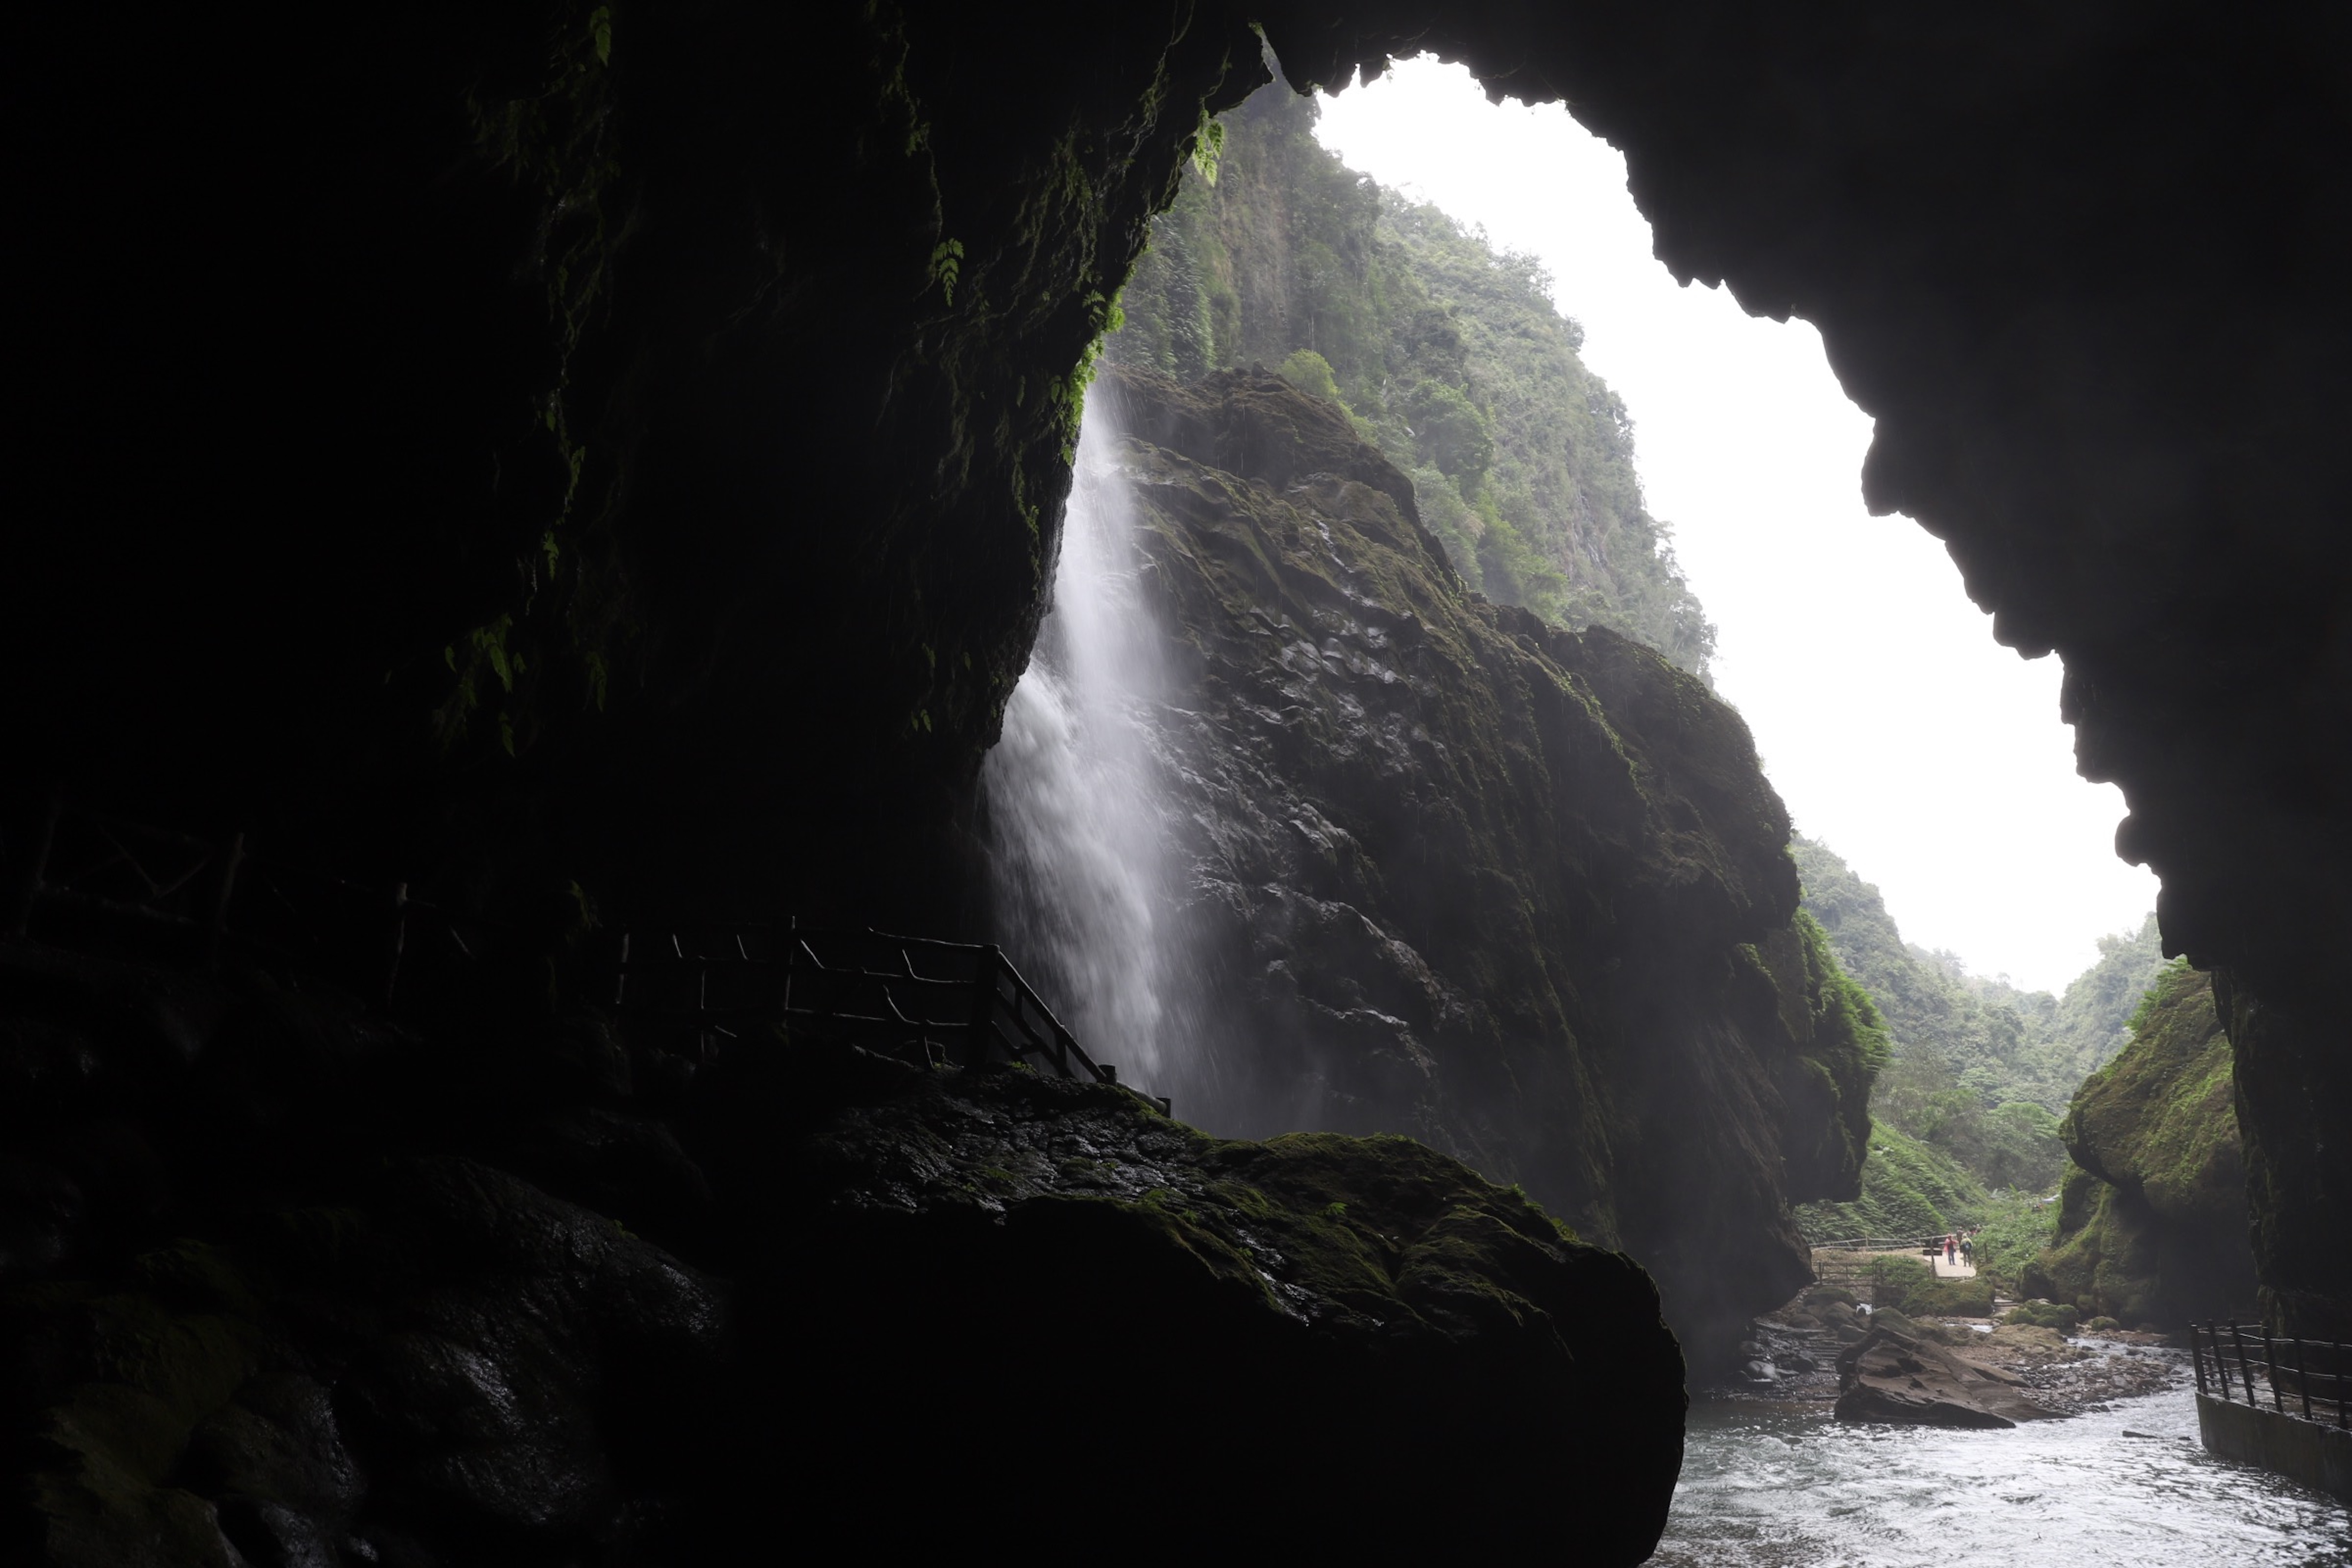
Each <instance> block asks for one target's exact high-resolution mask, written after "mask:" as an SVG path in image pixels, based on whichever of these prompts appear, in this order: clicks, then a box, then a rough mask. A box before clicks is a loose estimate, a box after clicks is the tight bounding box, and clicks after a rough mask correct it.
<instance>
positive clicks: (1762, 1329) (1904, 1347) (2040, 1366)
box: [1709, 1285, 2189, 1426]
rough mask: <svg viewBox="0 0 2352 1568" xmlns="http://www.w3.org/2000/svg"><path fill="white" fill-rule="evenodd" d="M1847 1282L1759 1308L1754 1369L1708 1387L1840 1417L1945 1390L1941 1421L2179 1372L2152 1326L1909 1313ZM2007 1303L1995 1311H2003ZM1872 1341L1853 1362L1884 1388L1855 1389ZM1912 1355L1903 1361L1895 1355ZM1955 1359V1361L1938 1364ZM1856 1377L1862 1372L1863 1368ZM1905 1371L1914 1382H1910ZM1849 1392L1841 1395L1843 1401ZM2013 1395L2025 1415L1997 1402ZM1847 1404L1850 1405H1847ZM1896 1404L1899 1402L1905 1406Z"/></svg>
mask: <svg viewBox="0 0 2352 1568" xmlns="http://www.w3.org/2000/svg"><path fill="white" fill-rule="evenodd" d="M1852 1294H1853V1293H1852V1292H1851V1291H1848V1290H1846V1289H1843V1288H1841V1287H1838V1286H1833V1285H1817V1286H1814V1287H1813V1288H1811V1289H1809V1290H1808V1291H1806V1292H1805V1293H1804V1294H1803V1295H1802V1296H1800V1297H1799V1298H1798V1299H1796V1300H1793V1301H1790V1303H1788V1304H1787V1305H1786V1306H1785V1307H1783V1308H1782V1309H1781V1310H1779V1311H1777V1312H1774V1313H1771V1314H1769V1316H1767V1317H1764V1318H1761V1319H1759V1320H1758V1321H1757V1322H1756V1324H1755V1333H1754V1337H1753V1339H1752V1340H1751V1341H1750V1342H1749V1343H1750V1345H1751V1346H1752V1348H1753V1349H1754V1350H1755V1351H1756V1352H1757V1355H1756V1358H1755V1359H1756V1362H1757V1363H1759V1368H1758V1369H1753V1370H1750V1371H1749V1372H1748V1373H1746V1374H1744V1375H1742V1376H1739V1377H1738V1378H1736V1379H1732V1380H1727V1381H1723V1382H1720V1383H1718V1384H1717V1385H1716V1386H1714V1387H1713V1388H1711V1389H1710V1390H1709V1393H1710V1394H1713V1395H1714V1396H1716V1397H1718V1398H1731V1399H1759V1400H1767V1401H1774V1402H1785V1401H1796V1402H1799V1403H1802V1404H1815V1405H1835V1406H1836V1407H1837V1409H1838V1411H1839V1413H1840V1415H1841V1418H1850V1419H1856V1420H1927V1421H1937V1417H1936V1415H1932V1414H1922V1413H1921V1412H1923V1411H1927V1410H1930V1409H1932V1407H1933V1406H1934V1405H1936V1404H1937V1402H1938V1401H1949V1402H1951V1403H1953V1404H1954V1405H1957V1406H1960V1407H1961V1411H1955V1412H1945V1413H1943V1414H1944V1415H1946V1416H1947V1417H1948V1419H1945V1420H1941V1421H1937V1424H1942V1425H1959V1426H1966V1425H1970V1424H1977V1425H1988V1426H1989V1425H1992V1424H1993V1423H1991V1422H1989V1421H1976V1422H1973V1423H1972V1422H1971V1421H1970V1420H1969V1419H1964V1418H1962V1414H1961V1412H1962V1411H1964V1410H1965V1407H1966V1406H1967V1405H1975V1406H1977V1407H1979V1409H1980V1410H1981V1411H1982V1412H1983V1413H1985V1414H1989V1415H1998V1416H2000V1417H2001V1418H2002V1419H2003V1420H2005V1421H2008V1422H2011V1423H2013V1422H2015V1421H2018V1420H2022V1419H2031V1418H2032V1417H2033V1416H2043V1415H2078V1414H2080V1413H2081V1412H2083V1411H2085V1410H2092V1409H2100V1408H2104V1407H2105V1405H2108V1404H2110V1403H2111V1402H2113V1401H2115V1400H2118V1399H2126V1398H2130V1397H2132V1396H2133V1395H2135V1394H2149V1393H2153V1392H2155V1391H2157V1390H2158V1389H2161V1388H2168V1387H2171V1386H2174V1385H2176V1384H2180V1383H2183V1382H2185V1381H2187V1380H2188V1378H2189V1366H2188V1362H2187V1358H2186V1357H2185V1356H2184V1355H2183V1354H2182V1353H2181V1352H2179V1351H2178V1350H2175V1349H2173V1348H2171V1347H2170V1346H2169V1345H2168V1343H2167V1341H2166V1337H2165V1336H2164V1335H2163V1334H2160V1333H2156V1332H2141V1331H2128V1330H2110V1331H2100V1332H2089V1333H2084V1334H2082V1335H2080V1336H2077V1337H2071V1338H2070V1337H2069V1336H2067V1335H2066V1334H2063V1333H2061V1332H2059V1331H2056V1330H2054V1329H2049V1328H2042V1327H2037V1326H2034V1325H2032V1324H2028V1323H2024V1322H2017V1321H2004V1320H2003V1319H1968V1318H1948V1319H1913V1318H1910V1317H1907V1316H1906V1315H1905V1314H1903V1313H1901V1312H1899V1311H1896V1310H1894V1309H1892V1308H1882V1309H1879V1310H1876V1311H1872V1310H1868V1309H1867V1308H1866V1307H1858V1306H1857V1305H1856V1304H1854V1303H1853V1300H1851V1298H1852ZM2005 1316H2006V1314H2004V1317H2005ZM1869 1342H1877V1343H1879V1344H1880V1345H1882V1346H1883V1345H1886V1344H1895V1343H1896V1342H1899V1345H1897V1348H1896V1349H1894V1350H1885V1349H1881V1350H1878V1351H1876V1352H1874V1353H1873V1354H1872V1355H1871V1357H1870V1361H1871V1366H1870V1367H1868V1368H1865V1369H1864V1372H1865V1373H1867V1378H1868V1379H1876V1380H1878V1381H1879V1382H1880V1383H1885V1382H1888V1381H1889V1380H1891V1382H1892V1384H1893V1385H1894V1386H1893V1388H1892V1390H1891V1391H1890V1390H1887V1389H1883V1388H1877V1387H1869V1388H1864V1390H1863V1392H1861V1393H1859V1394H1855V1393H1854V1390H1855V1388H1856V1384H1857V1378H1856V1375H1855V1372H1854V1368H1855V1365H1856V1364H1857V1362H1858V1360H1859V1358H1860V1357H1861V1356H1862V1354H1863V1352H1864V1346H1865V1344H1866V1343H1869ZM1906 1358H1908V1361H1911V1362H1916V1363H1917V1364H1916V1366H1911V1365H1909V1364H1907V1363H1906ZM1948 1361H1950V1362H1958V1363H1961V1364H1960V1367H1959V1369H1958V1370H1957V1371H1956V1370H1954V1369H1953V1368H1952V1367H1951V1366H1949V1365H1947V1364H1946V1363H1947V1362H1948ZM1982 1378H1990V1379H1992V1380H1993V1381H1994V1383H1996V1384H2000V1386H2001V1387H2003V1388H2005V1389H2006V1390H2007V1393H2006V1394H2003V1395H2001V1396H2000V1400H1997V1401H1992V1402H1988V1401H1986V1400H1984V1399H1981V1398H1979V1397H1978V1392H1977V1391H1978V1389H1979V1386H1980V1384H1979V1381H1978V1380H1979V1379H1982ZM1865 1381H1866V1379H1865ZM1915 1381H1916V1384H1917V1386H1916V1387H1913V1386H1912V1384H1913V1383H1914V1382H1915ZM1849 1395H1852V1398H1851V1402H1849V1397H1848V1396H1849ZM2011 1400H2015V1401H2022V1402H2023V1405H2026V1406H2029V1407H2030V1412H2031V1413H2030V1415H2028V1414H2021V1412H2020V1410H2019V1409H2017V1408H2014V1407H2012V1405H2011V1404H2009V1403H2005V1401H2011ZM1849 1409H1851V1410H1852V1411H1853V1412H1854V1413H1855V1414H1853V1415H1851V1416H1848V1415H1847V1414H1846V1413H1847V1412H1848V1410H1849ZM1906 1412H1909V1413H1908V1414H1906Z"/></svg>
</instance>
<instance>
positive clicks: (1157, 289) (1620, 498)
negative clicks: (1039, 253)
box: [1107, 82, 1715, 675]
mask: <svg viewBox="0 0 2352 1568" xmlns="http://www.w3.org/2000/svg"><path fill="white" fill-rule="evenodd" d="M1316 114H1317V110H1316V106H1315V100H1313V99H1311V98H1307V97H1301V96H1299V95H1297V94H1295V93H1293V92H1291V91H1290V90H1289V89H1287V88H1286V87H1285V86H1283V85H1282V84H1281V83H1279V82H1276V83H1274V84H1272V85H1270V86H1268V87H1265V88H1264V89H1260V90H1259V91H1258V92H1257V93H1256V94H1255V95H1254V96H1252V97H1251V98H1250V99H1249V100H1247V101H1246V102H1245V103H1244V104H1243V105H1242V106H1241V107H1239V108H1238V109H1235V110H1232V111H1230V112H1229V113H1227V114H1226V115H1225V116H1224V117H1223V121H1222V122H1221V123H1222V126H1223V140H1222V142H1220V143H1219V146H1220V149H1221V151H1220V154H1219V155H1218V156H1217V157H1216V158H1215V159H1214V160H1211V159H1210V158H1208V157H1206V156H1205V155H1204V156H1203V157H1202V160H1201V161H1200V162H1199V163H1196V164H1195V165H1194V167H1193V168H1192V170H1191V171H1188V173H1187V174H1186V176H1185V180H1184V184H1183V188H1182V190H1181V192H1180V194H1179V195H1178V196H1177V199H1176V203H1175V205H1174V206H1173V207H1171V209H1170V210H1169V211H1168V212H1166V213H1163V214H1161V215H1160V216H1158V217H1156V218H1154V219H1153V220H1152V226H1151V248H1150V251H1149V252H1148V253H1147V254H1146V255H1145V257H1144V258H1143V260H1142V262H1141V263H1140V264H1139V266H1138V268H1136V271H1135V274H1134V276H1133V277H1132V278H1131V279H1129V282H1128V285H1127V289H1126V291H1125V293H1124V294H1123V295H1122V296H1121V304H1122V307H1123V309H1124V311H1125V320H1126V326H1125V328H1124V330H1123V331H1120V332H1119V333H1118V335H1117V336H1116V337H1114V338H1113V339H1112V340H1111V341H1110V342H1109V343H1108V345H1107V353H1108V354H1109V356H1110V358H1111V359H1112V360H1113V361H1114V362H1115V363H1123V364H1127V365H1130V366H1135V367H1139V368H1150V369H1154V370H1160V371H1164V372H1166V373H1168V374H1172V375H1175V376H1177V377H1179V378H1180V379H1184V380H1197V379H1198V378H1199V377H1201V376H1202V375H1205V374H1208V373H1209V372H1211V371H1213V370H1220V369H1227V368H1233V367H1237V366H1242V365H1247V364H1251V363H1258V364H1263V365H1266V366H1269V367H1273V368H1275V369H1276V370H1277V371H1278V373H1279V374H1281V375H1282V376H1283V377H1284V379H1286V380H1287V381H1289V382H1290V383H1291V384H1293V385H1295V386H1297V387H1298V388H1300V389H1301V390H1302V391H1305V392H1308V393H1310V394H1313V395H1316V396H1318V397H1321V398H1324V399H1326V400H1327V401H1329V402H1332V403H1335V404H1337V405H1339V407H1340V408H1341V409H1342V410H1343V411H1345V412H1346V413H1347V415H1348V416H1349V420H1350V421H1351V422H1352V423H1353V424H1354V425H1355V426H1356V429H1357V431H1358V432H1359V434H1360V435H1361V436H1363V437H1364V438H1365V439H1367V440H1368V441H1370V442H1371V443H1373V444H1374V445H1376V446H1378V447H1380V448H1381V451H1382V452H1383V453H1384V454H1385V455H1386V456H1387V457H1388V458H1389V459H1390V460H1391V462H1393V463H1394V464H1395V465H1396V466H1397V468H1400V469H1401V470H1402V471H1403V472H1405V473H1406V474H1408V475H1410V476H1411V478H1412V489H1413V499H1414V501H1415V503H1416V506H1417V509H1418V510H1419V511H1420V513H1421V517H1422V521H1423V522H1424V523H1425V524H1427V526H1428V527H1429V529H1430V530H1431V531H1432V532H1433V533H1434V534H1435V535H1436V536H1437V537H1438V539H1439V540H1441V541H1442V542H1444V549H1445V554H1446V556H1447V558H1448V560H1449V561H1450V562H1451V563H1452V564H1453V566H1454V569H1455V570H1456V571H1458V572H1459V573H1460V574H1462V576H1463V578H1464V579H1465V581H1466V582H1467V583H1468V584H1470V585H1471V586H1472V587H1473V588H1476V589H1479V590H1481V591H1483V592H1484V593H1486V595H1488V596H1489V597H1491V598H1493V599H1496V600H1497V601H1499V602H1501V603H1504V604H1512V605H1524V606H1526V607H1527V608H1528V609H1531V610H1533V611H1535V612H1536V613H1537V614H1538V615H1539V616H1542V617H1543V618H1544V619H1545V620H1547V621H1549V622H1551V623H1553V624H1555V625H1559V626H1567V627H1569V628H1570V629H1574V630H1580V629H1582V628H1583V627H1585V626H1590V625H1594V624H1599V625H1601V626H1609V627H1610V628H1612V630H1615V631H1619V632H1622V633H1623V634H1624V635H1626V636H1628V637H1633V638H1634V639H1635V640H1636V641H1639V642H1643V643H1646V644H1648V645H1649V646H1650V647H1654V648H1656V649H1658V650H1659V651H1660V652H1662V653H1664V654H1665V655H1666V656H1667V657H1668V658H1672V659H1673V660H1675V662H1676V663H1677V664H1680V665H1681V666H1682V667H1683V668H1685V669H1689V670H1691V671H1693V672H1695V673H1697V674H1701V675H1704V674H1705V672H1706V661H1707V658H1708V655H1709V654H1710V652H1711V651H1712V649H1713V647H1714V641H1715V630H1714V628H1713V627H1712V626H1709V625H1708V624H1707V621H1706V616H1704V614H1703V613H1702V612H1701V610H1700V607H1699V604H1698V601H1697V600H1696V598H1695V597H1694V596H1693V595H1692V594H1691V592H1690V589H1689V587H1688V585H1687V584H1685V582H1684V581H1683V578H1682V574H1681V573H1680V571H1679V570H1678V569H1677V568H1676V566H1675V559H1674V552H1673V550H1672V548H1671V546H1670V544H1669V542H1668V537H1667V530H1666V528H1665V526H1664V524H1663V523H1660V522H1659V521H1656V520H1655V519H1654V518H1652V517H1651V516H1650V515H1649V513H1648V511H1647V510H1644V508H1643V501H1642V492H1641V485H1640V481H1639V480H1638V479H1637V478H1636V477H1635V474H1634V470H1633V421H1632V419H1631V418H1630V416H1628V415H1627V413H1626V411H1625V406H1624V404H1623V403H1622V401H1620V400H1619V398H1618V396H1617V395H1616V394H1615V393H1613V392H1612V391H1610V390H1609V388H1608V386H1607V385H1606V384H1604V383H1603V382H1601V379H1600V378H1599V377H1598V376H1596V375H1594V374H1592V373H1591V371H1589V370H1587V369H1586V368H1585V366H1584V364H1583V363H1582V361H1581V360H1580V359H1579V358H1578V357H1577V350H1578V349H1579V347H1580V346H1581V344H1582V342H1583V331H1582V329H1581V328H1580V327H1579V326H1578V325H1577V324H1576V323H1575V322H1574V321H1570V320H1568V319H1567V318H1565V317H1563V316H1561V315H1560V313H1559V310H1558V309H1557V308H1556V307H1555V306H1554V305H1553V303H1552V300H1551V297H1550V286H1551V285H1550V279H1549V277H1548V276H1547V275H1546V274H1545V273H1544V271H1543V269H1542V268H1541V267H1540V266H1538V263H1537V262H1536V261H1535V259H1534V258H1532V257H1528V256H1520V255H1516V254H1513V253H1510V252H1507V251H1499V250H1497V249H1496V247H1494V246H1493V245H1492V244H1490V243H1489V242H1488V241H1487V240H1486V237H1485V235H1484V234H1483V232H1481V231H1477V230H1474V229H1467V228H1465V227H1464V226H1462V225H1461V224H1459V223H1457V222H1455V221H1454V219H1452V218H1450V217H1448V216H1446V215H1445V214H1444V213H1443V212H1440V211H1439V210H1438V209H1437V208H1436V207H1434V206H1432V205H1427V204H1423V203H1415V202H1412V201H1411V200H1409V199H1408V198H1406V197H1404V196H1402V195H1399V194H1397V193H1396V192H1393V191H1388V190H1384V189H1382V188H1381V186H1380V185H1378V184H1375V183H1373V182H1372V181H1371V180H1370V179H1368V178H1366V177H1365V176H1363V175H1361V174H1357V173H1356V172H1355V171H1353V170H1351V169H1349V168H1348V167H1347V166H1346V165H1345V164H1343V163H1340V161H1339V157H1338V156H1337V155H1336V154H1334V153H1329V152H1327V151H1326V150H1325V149H1324V148H1323V147H1322V146H1321V145H1320V144H1319V143H1318V142H1317V141H1316V140H1315V133H1314V130H1315V120H1316Z"/></svg>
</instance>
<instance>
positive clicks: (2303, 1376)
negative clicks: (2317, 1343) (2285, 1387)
mask: <svg viewBox="0 0 2352 1568" xmlns="http://www.w3.org/2000/svg"><path fill="white" fill-rule="evenodd" d="M2294 1385H2295V1387H2296V1388H2298V1389H2299V1390H2301V1391H2302V1393H2303V1418H2304V1419H2305V1421H2308V1420H2310V1419H2311V1361H2310V1358H2309V1357H2307V1356H2305V1354H2304V1353H2303V1336H2302V1335H2301V1334H2297V1335H2295V1336H2294Z"/></svg>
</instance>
